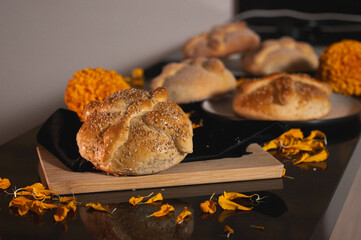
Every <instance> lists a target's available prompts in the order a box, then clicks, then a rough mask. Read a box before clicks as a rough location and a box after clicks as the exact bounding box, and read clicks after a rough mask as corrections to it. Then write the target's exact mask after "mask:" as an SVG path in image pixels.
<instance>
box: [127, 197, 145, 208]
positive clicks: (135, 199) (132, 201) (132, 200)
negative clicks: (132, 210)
mask: <svg viewBox="0 0 361 240" xmlns="http://www.w3.org/2000/svg"><path fill="white" fill-rule="evenodd" d="M143 199H144V197H139V196H138V197H131V198H130V199H129V203H130V204H131V205H133V206H135V205H137V204H138V203H140V202H141V201H143Z"/></svg>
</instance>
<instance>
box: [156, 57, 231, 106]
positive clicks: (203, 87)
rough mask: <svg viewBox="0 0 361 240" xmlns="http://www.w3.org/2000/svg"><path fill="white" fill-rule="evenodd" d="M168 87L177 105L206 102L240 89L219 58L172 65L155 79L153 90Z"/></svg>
mask: <svg viewBox="0 0 361 240" xmlns="http://www.w3.org/2000/svg"><path fill="white" fill-rule="evenodd" d="M158 87H164V88H166V89H167V91H168V93H169V98H170V99H171V100H173V101H174V102H176V103H177V104H185V103H192V102H197V101H202V100H204V99H207V98H211V97H213V96H216V95H219V94H223V93H226V92H229V91H232V90H234V89H236V79H235V77H234V76H233V74H232V73H231V72H230V71H229V70H228V69H226V67H225V66H224V64H223V63H222V62H221V61H220V60H219V59H217V58H210V59H208V58H204V57H199V58H193V59H187V60H184V61H182V62H179V63H169V64H167V65H166V66H164V67H163V70H162V72H161V74H160V75H159V76H157V77H156V78H154V79H152V81H151V83H150V88H151V89H156V88H158Z"/></svg>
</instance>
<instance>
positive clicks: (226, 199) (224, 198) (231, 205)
mask: <svg viewBox="0 0 361 240" xmlns="http://www.w3.org/2000/svg"><path fill="white" fill-rule="evenodd" d="M251 197H252V196H248V195H244V194H241V193H236V192H229V193H227V192H224V193H223V195H221V196H219V198H218V204H219V205H220V206H221V207H222V208H223V209H224V210H243V211H249V210H252V208H253V207H246V206H242V205H240V204H238V203H235V202H233V201H232V200H234V199H237V198H251Z"/></svg>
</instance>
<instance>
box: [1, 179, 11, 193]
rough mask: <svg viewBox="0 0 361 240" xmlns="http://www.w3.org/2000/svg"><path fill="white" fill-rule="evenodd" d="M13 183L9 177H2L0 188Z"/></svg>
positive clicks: (5, 187) (6, 187)
mask: <svg viewBox="0 0 361 240" xmlns="http://www.w3.org/2000/svg"><path fill="white" fill-rule="evenodd" d="M10 185H11V183H10V180H9V179H7V178H0V189H4V190H5V189H8V188H9V187H10Z"/></svg>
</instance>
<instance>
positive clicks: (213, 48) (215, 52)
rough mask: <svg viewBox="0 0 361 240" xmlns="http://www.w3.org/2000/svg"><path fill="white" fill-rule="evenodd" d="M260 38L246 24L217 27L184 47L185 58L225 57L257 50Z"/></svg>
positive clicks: (188, 42) (235, 23) (189, 41)
mask: <svg viewBox="0 0 361 240" xmlns="http://www.w3.org/2000/svg"><path fill="white" fill-rule="evenodd" d="M259 42H260V38H259V36H258V35H257V34H256V33H255V32H254V31H252V30H251V29H249V28H248V27H247V24H246V23H245V22H234V23H229V24H225V25H223V26H215V27H213V28H212V29H211V30H210V31H209V32H205V33H202V34H199V35H198V36H195V37H193V38H191V39H189V40H188V41H187V43H186V44H185V45H184V46H183V55H184V57H185V58H191V57H225V56H228V55H231V54H233V53H238V52H243V51H246V50H250V49H253V48H256V47H257V46H258V45H259Z"/></svg>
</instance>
